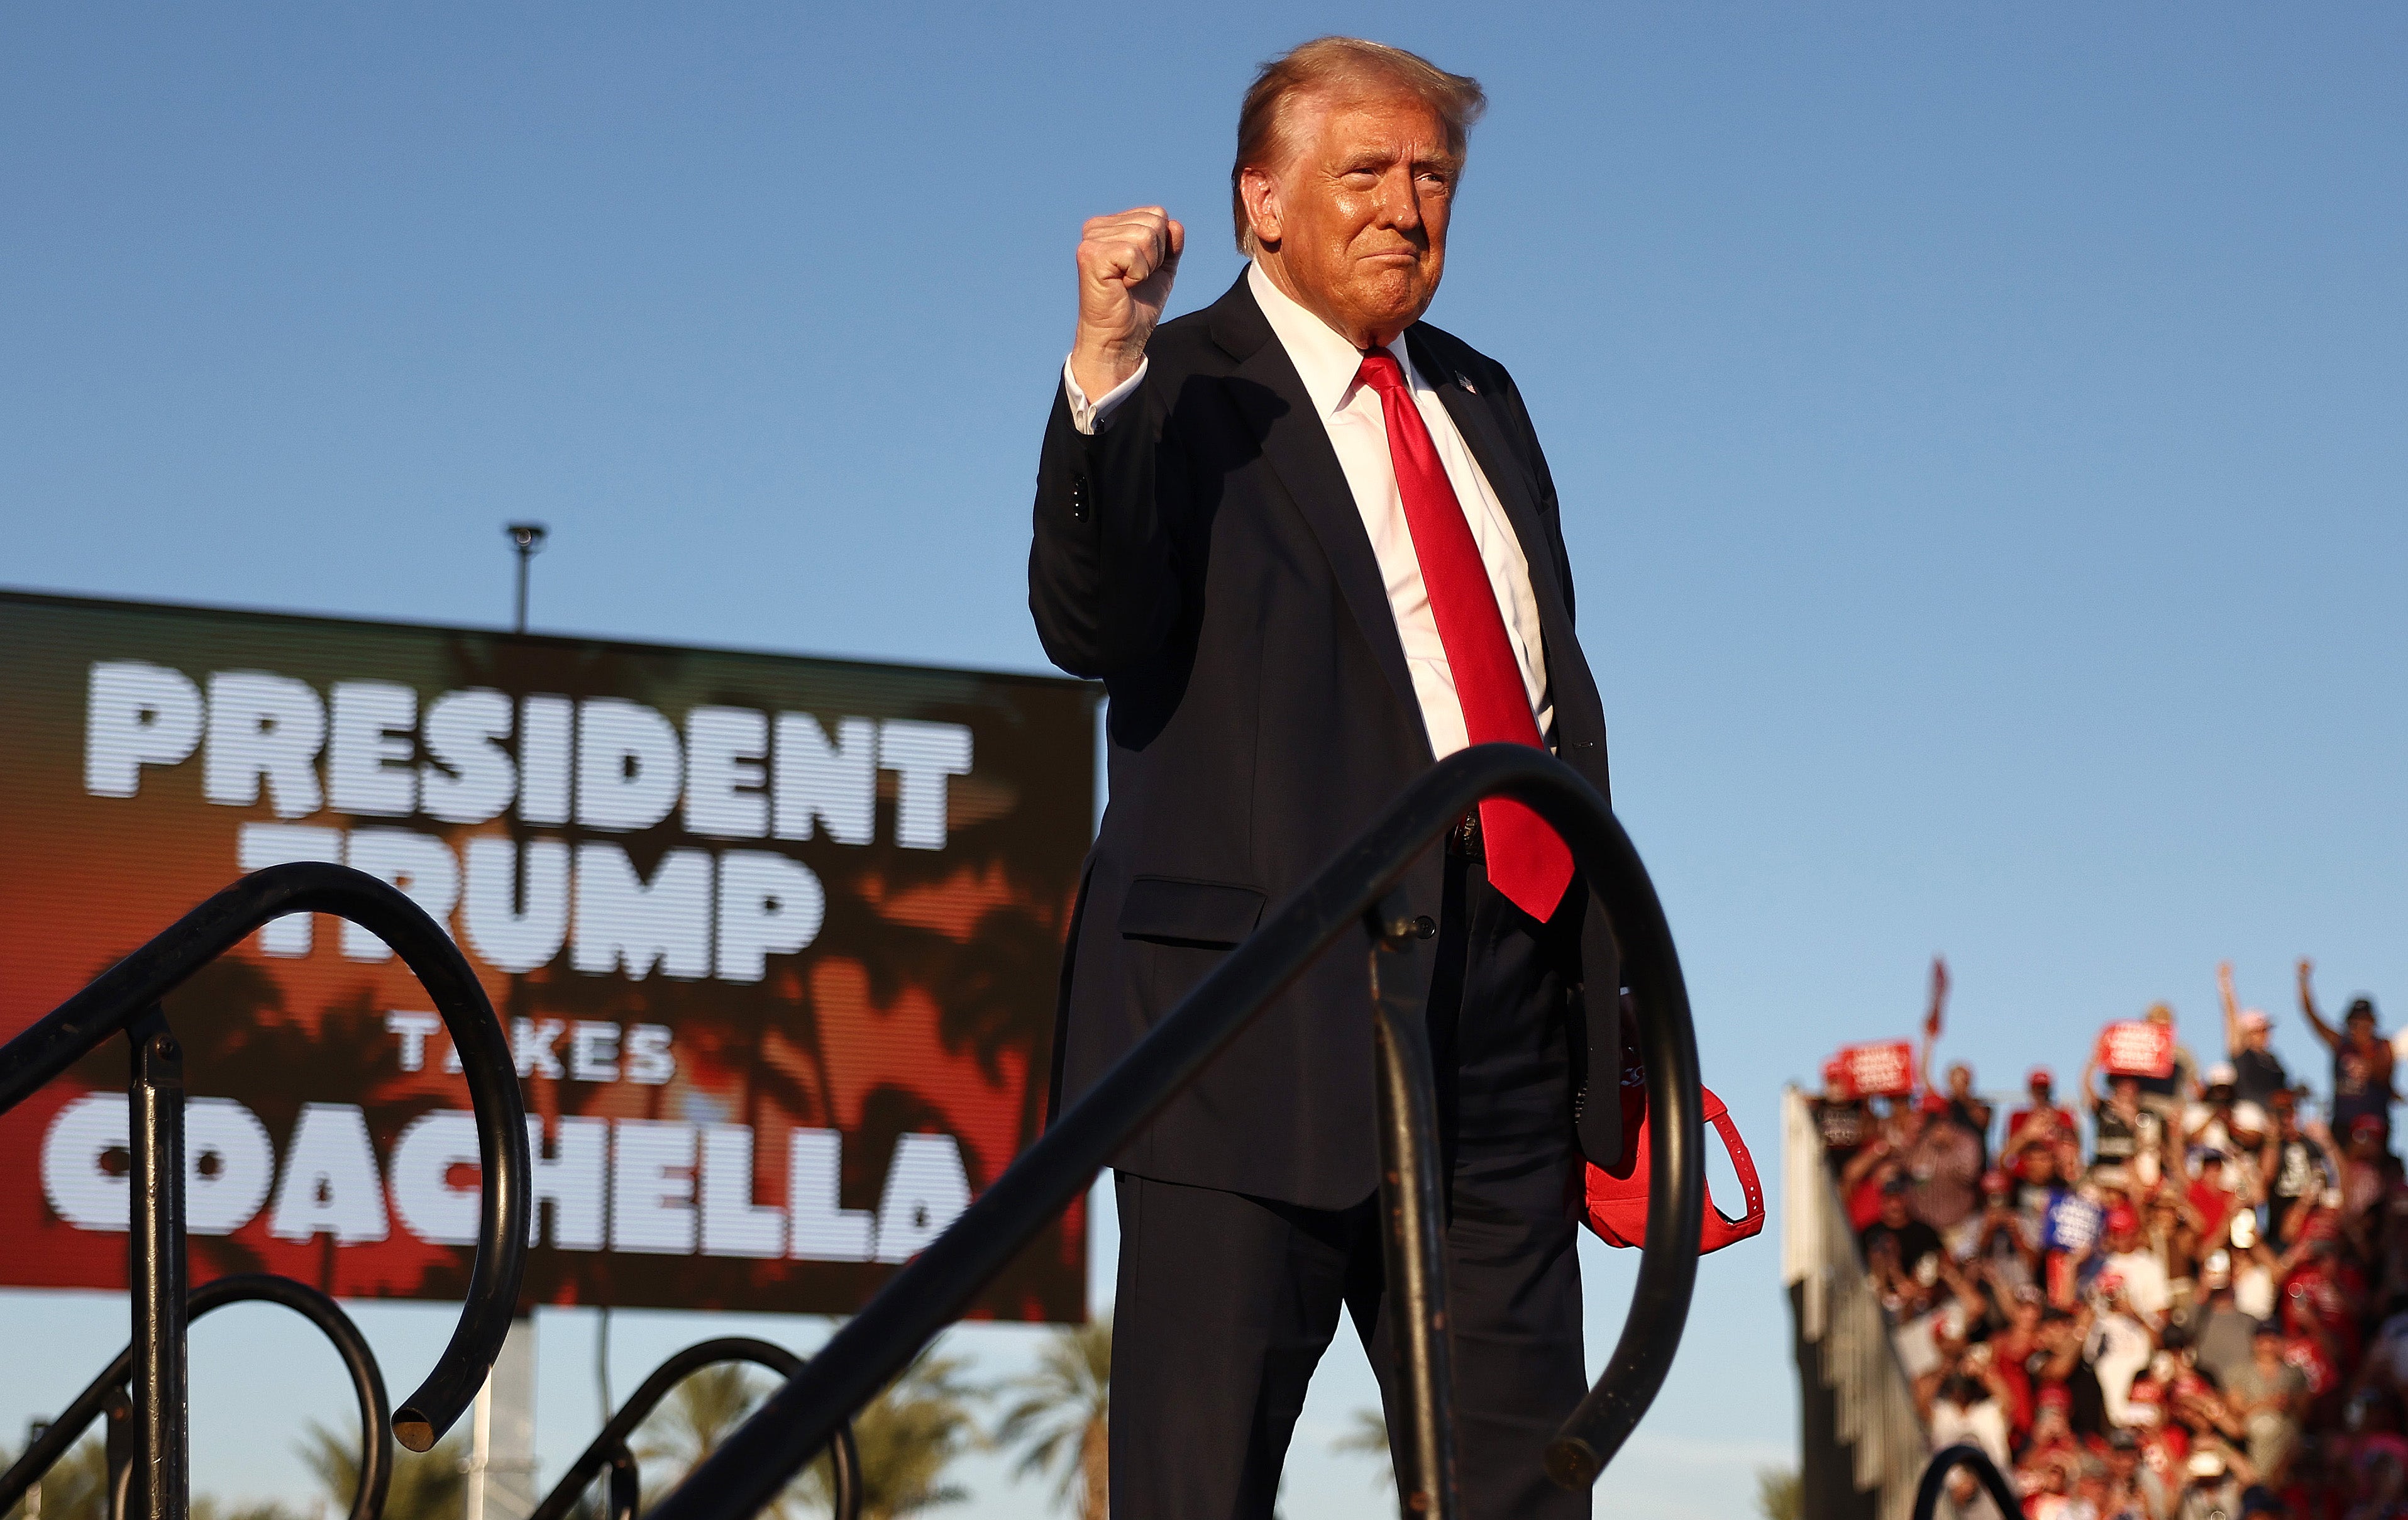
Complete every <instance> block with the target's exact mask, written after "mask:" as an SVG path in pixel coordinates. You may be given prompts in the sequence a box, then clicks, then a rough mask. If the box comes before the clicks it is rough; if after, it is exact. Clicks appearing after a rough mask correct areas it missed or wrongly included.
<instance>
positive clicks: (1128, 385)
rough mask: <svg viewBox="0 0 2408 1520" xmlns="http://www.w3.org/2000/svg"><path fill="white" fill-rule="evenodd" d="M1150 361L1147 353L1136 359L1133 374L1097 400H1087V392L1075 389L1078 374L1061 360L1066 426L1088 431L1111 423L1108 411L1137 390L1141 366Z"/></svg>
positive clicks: (1066, 361)
mask: <svg viewBox="0 0 2408 1520" xmlns="http://www.w3.org/2000/svg"><path fill="white" fill-rule="evenodd" d="M1152 363H1154V360H1153V358H1152V357H1151V356H1149V357H1147V358H1143V359H1140V360H1139V361H1138V362H1137V373H1136V374H1134V375H1131V376H1130V377H1129V378H1128V379H1126V380H1123V381H1121V382H1120V383H1119V384H1118V385H1115V386H1113V387H1112V388H1111V390H1109V391H1106V392H1105V393H1104V394H1103V395H1102V397H1101V398H1100V399H1097V400H1095V401H1090V400H1088V399H1087V393H1086V392H1084V391H1082V390H1081V389H1079V377H1078V376H1076V375H1073V374H1071V373H1070V361H1069V360H1068V359H1065V360H1063V361H1062V394H1063V396H1064V397H1065V398H1066V399H1067V400H1068V401H1069V403H1070V425H1071V426H1072V427H1075V428H1077V429H1078V430H1079V431H1080V432H1082V433H1088V434H1092V433H1094V432H1095V431H1096V430H1097V428H1099V427H1102V426H1103V425H1104V424H1105V423H1109V422H1111V420H1112V413H1114V412H1116V411H1118V410H1120V409H1121V403H1122V402H1124V401H1126V400H1127V399H1128V398H1129V396H1130V394H1132V393H1133V392H1135V391H1136V390H1137V388H1138V382H1139V381H1140V380H1144V379H1145V366H1148V365H1150V364H1152Z"/></svg>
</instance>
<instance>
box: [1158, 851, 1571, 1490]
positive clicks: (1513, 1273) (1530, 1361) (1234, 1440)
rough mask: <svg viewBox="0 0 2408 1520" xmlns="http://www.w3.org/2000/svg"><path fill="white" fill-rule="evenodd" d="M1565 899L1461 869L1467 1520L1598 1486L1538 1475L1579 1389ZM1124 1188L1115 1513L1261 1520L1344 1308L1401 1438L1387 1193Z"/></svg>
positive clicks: (1454, 1111) (1453, 1140)
mask: <svg viewBox="0 0 2408 1520" xmlns="http://www.w3.org/2000/svg"><path fill="white" fill-rule="evenodd" d="M1572 890H1573V893H1574V894H1575V898H1574V900H1573V901H1571V902H1570V903H1568V904H1567V905H1566V908H1565V909H1564V910H1561V911H1557V913H1556V914H1555V919H1554V920H1553V923H1552V924H1551V925H1540V924H1539V923H1537V922H1536V921H1535V920H1533V919H1531V918H1530V917H1529V916H1528V915H1527V914H1525V913H1523V912H1522V911H1520V910H1519V909H1517V908H1515V907H1514V906H1513V905H1512V904H1511V903H1509V902H1507V901H1506V900H1505V898H1504V897H1503V896H1500V895H1498V893H1497V892H1496V891H1495V890H1494V889H1493V888H1491V887H1490V886H1489V885H1488V881H1487V877H1486V874H1485V872H1484V870H1483V868H1482V867H1481V865H1480V863H1479V862H1478V861H1477V860H1475V859H1468V858H1464V857H1462V856H1457V855H1450V856H1449V857H1448V860H1447V872H1446V895H1445V913H1444V916H1443V918H1442V919H1441V927H1440V932H1439V935H1438V939H1437V941H1436V949H1437V954H1438V962H1437V965H1436V967H1435V968H1434V971H1433V976H1432V982H1431V993H1430V1002H1429V1021H1430V1035H1431V1047H1432V1064H1433V1067H1434V1068H1435V1074H1436V1076H1437V1086H1438V1095H1439V1119H1440V1131H1441V1144H1440V1156H1441V1176H1442V1178H1443V1180H1444V1183H1445V1186H1446V1198H1445V1240H1446V1272H1447V1307H1448V1319H1449V1322H1450V1324H1451V1326H1452V1327H1453V1337H1454V1338H1453V1345H1452V1351H1453V1357H1454V1369H1455V1376H1454V1396H1455V1397H1454V1405H1455V1471H1456V1477H1457V1484H1458V1487H1459V1489H1460V1492H1461V1494H1462V1498H1463V1508H1462V1513H1463V1515H1464V1516H1465V1517H1466V1520H1506V1517H1508V1516H1512V1517H1514V1520H1557V1517H1562V1520H1570V1517H1571V1516H1584V1515H1586V1514H1587V1513H1589V1496H1588V1495H1587V1494H1585V1493H1582V1494H1569V1493H1566V1492H1564V1491H1563V1490H1561V1489H1559V1488H1557V1487H1555V1484H1552V1483H1551V1482H1549V1481H1548V1479H1547V1477H1546V1474H1545V1472H1544V1471H1543V1470H1542V1467H1541V1456H1542V1454H1543V1452H1544V1450H1545V1447H1546V1443H1547V1441H1549V1440H1550V1439H1551V1438H1552V1437H1553V1436H1554V1434H1555V1429H1556V1427H1557V1426H1558V1425H1559V1424H1560V1423H1561V1422H1562V1421H1563V1419H1564V1418H1565V1417H1566V1416H1567V1415H1569V1414H1570V1412H1571V1411H1572V1408H1573V1406H1574V1405H1576V1404H1577V1403H1579V1402H1580V1399H1581V1396H1582V1395H1583V1393H1584V1392H1585V1391H1586V1390H1585V1386H1584V1366H1583V1362H1582V1342H1581V1290H1580V1266H1579V1261H1578V1258H1577V1256H1576V1255H1575V1253H1574V1240H1575V1230H1576V1228H1577V1218H1578V1215H1577V1212H1576V1210H1577V1206H1578V1198H1579V1196H1580V1193H1579V1189H1580V1182H1581V1176H1582V1173H1581V1169H1580V1166H1579V1158H1578V1155H1577V1153H1576V1152H1575V1150H1574V1149H1573V1144H1572V1126H1571V1112H1570V1104H1571V1082H1570V1070H1569V1068H1568V1065H1567V1060H1568V1057H1567V1053H1566V1011H1567V1008H1568V1006H1569V1004H1570V984H1569V981H1568V973H1569V969H1570V968H1571V967H1572V966H1574V965H1576V964H1577V958H1576V953H1577V935H1578V926H1579V925H1580V922H1581V917H1582V913H1581V911H1580V910H1581V908H1582V903H1581V902H1580V901H1579V896H1578V895H1579V894H1580V893H1581V888H1580V886H1579V885H1578V883H1575V884H1574V886H1573V889H1572ZM1565 926H1569V927H1568V931H1567V930H1566V928H1565ZM1366 996H1367V997H1368V996H1369V993H1368V990H1367V992H1366ZM1114 1196H1115V1197H1116V1199H1117V1201H1118V1204H1119V1208H1120V1231H1121V1255H1120V1277H1119V1290H1118V1301H1117V1304H1116V1306H1115V1308H1114V1311H1113V1340H1112V1417H1111V1510H1112V1515H1113V1520H1269V1517H1270V1515H1271V1513H1272V1508H1273V1504H1274V1502H1275V1500H1276V1499H1277V1498H1278V1494H1279V1484H1280V1472H1281V1469H1282V1466H1283V1463H1284V1461H1285V1459H1286V1455H1287V1448H1288V1442H1289V1440H1290V1437H1291V1435H1292V1434H1293V1432H1294V1430H1295V1427H1296V1421H1297V1414H1298V1413H1299V1412H1301V1411H1302V1409H1303V1407H1304V1396H1305V1388H1306V1385H1307V1384H1309V1383H1310V1382H1311V1381H1312V1372H1313V1369H1314V1367H1315V1366H1316V1365H1317V1364H1318V1363H1319V1362H1320V1360H1321V1355H1322V1353H1323V1352H1324V1351H1325V1350H1326V1349H1327V1347H1328V1345H1329V1341H1330V1337H1331V1336H1332V1335H1334V1334H1335V1333H1336V1331H1337V1327H1338V1319H1339V1313H1340V1309H1341V1308H1342V1309H1343V1310H1345V1311H1346V1312H1348V1313H1349V1314H1351V1315H1352V1317H1353V1319H1354V1321H1355V1332H1356V1333H1357V1334H1358V1335H1360V1336H1361V1337H1362V1340H1363V1344H1364V1349H1365V1351H1366V1352H1367V1353H1368V1354H1369V1357H1370V1362H1371V1366H1372V1369H1373V1370H1374V1371H1375V1372H1376V1373H1377V1374H1378V1376H1379V1379H1380V1387H1381V1394H1382V1398H1383V1403H1384V1404H1385V1405H1386V1411H1387V1414H1388V1418H1389V1423H1390V1427H1391V1428H1396V1427H1398V1426H1399V1425H1400V1424H1401V1421H1402V1415H1403V1412H1402V1410H1401V1409H1400V1407H1399V1406H1398V1401H1397V1400H1398V1390H1397V1383H1396V1376H1395V1374H1396V1355H1395V1351H1394V1348H1393V1346H1392V1344H1391V1341H1392V1332H1391V1329H1390V1321H1389V1315H1388V1312H1387V1311H1388V1306H1387V1303H1386V1301H1385V1295H1384V1292H1383V1278H1384V1275H1385V1273H1384V1268H1383V1258H1382V1250H1383V1244H1382V1232H1383V1226H1382V1212H1381V1210H1380V1207H1379V1198H1378V1196H1377V1195H1376V1194H1374V1195H1373V1196H1372V1197H1369V1198H1366V1199H1364V1200H1363V1201H1362V1202H1360V1203H1358V1204H1356V1205H1355V1206H1353V1207H1351V1208H1347V1209H1338V1210H1328V1209H1308V1208H1303V1207H1300V1206H1298V1205H1295V1204H1290V1203H1283V1202H1278V1201H1275V1200H1272V1199H1268V1198H1258V1197H1249V1196H1247V1195H1244V1194H1239V1193H1227V1192H1222V1191H1219V1190H1217V1189H1213V1188H1204V1187H1189V1186H1183V1185H1181V1184H1177V1183H1166V1182H1160V1181H1157V1180H1154V1179H1149V1178H1144V1177H1137V1176H1132V1175H1129V1174H1128V1173H1126V1172H1122V1173H1118V1174H1116V1176H1115V1178H1114Z"/></svg>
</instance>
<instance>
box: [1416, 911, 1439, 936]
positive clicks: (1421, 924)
mask: <svg viewBox="0 0 2408 1520" xmlns="http://www.w3.org/2000/svg"><path fill="white" fill-rule="evenodd" d="M1413 938H1414V939H1437V938H1438V920H1437V919H1434V918H1432V917H1430V916H1429V915H1428V914H1427V913H1424V914H1423V915H1422V916H1421V917H1419V918H1417V919H1415V920H1413Z"/></svg>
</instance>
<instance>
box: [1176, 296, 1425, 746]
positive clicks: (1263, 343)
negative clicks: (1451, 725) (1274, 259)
mask: <svg viewBox="0 0 2408 1520" xmlns="http://www.w3.org/2000/svg"><path fill="white" fill-rule="evenodd" d="M1211 330H1212V337H1213V341H1215V342H1216V343H1219V344H1220V345H1221V347H1222V348H1223V349H1224V350H1225V351H1227V352H1228V353H1229V354H1230V356H1231V357H1233V358H1235V359H1236V360H1237V361H1238V366H1237V370H1236V372H1235V373H1234V374H1232V375H1231V376H1230V377H1229V379H1228V380H1226V381H1224V384H1225V385H1226V388H1227V390H1228V392H1229V394H1230V396H1231V398H1232V399H1233V400H1234V401H1235V402H1236V403H1237V405H1238V409H1239V410H1240V412H1241V413H1242V414H1243V415H1244V417H1245V419H1246V421H1247V422H1248V423H1250V424H1251V425H1252V427H1253V430H1254V436H1255V437H1258V438H1260V439H1261V440H1262V447H1263V458H1264V459H1265V460H1266V461H1268V462H1269V465H1270V466H1271V468H1272V470H1273V471H1275V472H1276V473H1277V474H1278V476H1279V478H1280V483H1281V484H1282V485H1283V486H1285V487H1286V488H1287V494H1288V496H1289V498H1290V499H1291V500H1293V501H1294V502H1295V503H1296V505H1297V510H1298V511H1300V512H1301V513H1302V514H1303V515H1304V520H1305V521H1306V523H1310V524H1311V525H1312V532H1313V536H1314V537H1315V538H1318V539H1320V540H1321V549H1322V552H1323V553H1325V554H1326V555H1327V556H1328V558H1329V568H1330V572H1331V574H1333V575H1334V576H1336V577H1337V580H1338V589H1339V591H1340V593H1341V594H1342V595H1344V596H1345V598H1346V605H1347V608H1348V609H1350V610H1351V611H1353V612H1354V614H1355V622H1356V624H1360V625H1361V627H1362V630H1363V637H1364V638H1365V640H1366V641H1367V642H1369V645H1370V649H1371V655H1372V658H1373V659H1375V660H1376V661H1378V662H1379V666H1380V668H1381V669H1382V670H1383V672H1385V673H1386V675H1387V677H1388V683H1389V684H1390V685H1392V686H1394V687H1395V688H1396V692H1397V697H1398V700H1399V701H1401V702H1403V703H1404V704H1405V710H1407V711H1408V712H1410V713H1412V715H1413V717H1414V719H1415V720H1416V721H1415V722H1414V724H1413V725H1412V727H1413V730H1414V732H1416V733H1419V732H1421V724H1420V722H1419V719H1420V716H1421V699H1420V697H1419V696H1417V695H1415V694H1414V692H1413V678H1412V670H1411V669H1410V668H1409V667H1407V665H1406V664H1405V646H1404V643H1403V641H1402V640H1401V639H1399V638H1398V637H1397V616H1396V612H1395V610H1394V609H1391V608H1390V607H1389V606H1388V587H1387V582H1386V581H1383V580H1382V579H1381V577H1380V562H1379V561H1378V559H1376V558H1375V557H1373V555H1372V553H1371V537H1370V535H1369V534H1368V533H1366V532H1365V531H1364V529H1363V514H1362V512H1361V510H1360V509H1358V508H1357V507H1356V506H1355V491H1354V488H1353V487H1351V486H1349V485H1348V484H1347V483H1346V472H1345V471H1344V470H1343V469H1340V467H1339V465H1338V452H1337V451H1336V450H1335V449H1332V448H1331V447H1330V446H1329V430H1328V429H1327V428H1326V426H1324V425H1323V423H1322V421H1321V418H1320V416H1319V415H1318V414H1317V413H1315V412H1314V410H1313V409H1312V397H1311V396H1310V395H1308V394H1306V393H1305V389H1304V381H1303V380H1301V379H1300V378H1298V376H1297V372H1296V366H1295V365H1294V364H1293V363H1292V362H1290V360H1289V359H1288V356H1287V350H1286V349H1285V348H1283V347H1282V346H1281V344H1280V342H1279V339H1278V337H1277V336H1276V335H1274V334H1273V333H1272V332H1271V325H1270V323H1269V321H1268V320H1267V319H1266V318H1265V317H1264V316H1263V313H1262V308H1261V307H1259V306H1257V305H1256V304H1255V302H1254V293H1253V292H1252V291H1249V290H1248V289H1247V288H1246V281H1245V277H1244V276H1242V275H1240V277H1239V279H1238V283H1237V285H1236V286H1235V287H1234V288H1232V289H1231V290H1230V292H1229V293H1228V294H1226V295H1224V296H1222V297H1221V299H1220V300H1219V301H1218V302H1216V303H1215V304H1214V308H1213V317H1212V329H1211Z"/></svg>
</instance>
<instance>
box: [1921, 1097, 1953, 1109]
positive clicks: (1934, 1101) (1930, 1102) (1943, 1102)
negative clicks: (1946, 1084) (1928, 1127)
mask: <svg viewBox="0 0 2408 1520" xmlns="http://www.w3.org/2000/svg"><path fill="white" fill-rule="evenodd" d="M1920 1107H1921V1108H1922V1110H1923V1111H1924V1112H1926V1113H1946V1112H1947V1111H1948V1099H1947V1098H1946V1097H1944V1096H1943V1095H1942V1094H1939V1093H1926V1094H1924V1095H1923V1102H1922V1103H1921V1105H1920Z"/></svg>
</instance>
